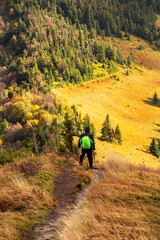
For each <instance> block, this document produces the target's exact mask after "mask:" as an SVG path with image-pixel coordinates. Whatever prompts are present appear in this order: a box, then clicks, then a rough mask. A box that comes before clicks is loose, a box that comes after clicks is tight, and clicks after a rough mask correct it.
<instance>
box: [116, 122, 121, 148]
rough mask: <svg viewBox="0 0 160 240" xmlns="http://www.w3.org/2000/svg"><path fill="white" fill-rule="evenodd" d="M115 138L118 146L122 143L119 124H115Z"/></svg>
mask: <svg viewBox="0 0 160 240" xmlns="http://www.w3.org/2000/svg"><path fill="white" fill-rule="evenodd" d="M115 138H116V139H117V140H118V143H119V144H121V143H122V135H121V131H120V128H119V124H117V126H116V129H115Z"/></svg>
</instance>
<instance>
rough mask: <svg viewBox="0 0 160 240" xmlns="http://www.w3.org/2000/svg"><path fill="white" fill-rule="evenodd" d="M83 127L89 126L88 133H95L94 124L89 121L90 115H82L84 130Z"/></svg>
mask: <svg viewBox="0 0 160 240" xmlns="http://www.w3.org/2000/svg"><path fill="white" fill-rule="evenodd" d="M85 127H89V128H90V133H91V134H93V135H94V137H95V135H96V130H95V127H94V125H93V124H92V123H91V121H90V117H89V115H88V114H86V116H85V117H84V119H83V128H84V130H85Z"/></svg>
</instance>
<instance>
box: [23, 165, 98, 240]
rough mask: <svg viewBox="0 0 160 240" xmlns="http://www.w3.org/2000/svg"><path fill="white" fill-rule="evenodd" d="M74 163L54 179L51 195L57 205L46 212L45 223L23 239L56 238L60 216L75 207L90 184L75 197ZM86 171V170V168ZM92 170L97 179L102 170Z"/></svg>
mask: <svg viewBox="0 0 160 240" xmlns="http://www.w3.org/2000/svg"><path fill="white" fill-rule="evenodd" d="M75 167H76V165H75V164H67V165H66V166H65V167H64V168H63V170H62V172H61V173H60V175H58V176H57V177H56V179H55V181H54V185H55V189H54V191H53V195H54V197H55V199H56V201H57V207H56V208H54V209H52V210H50V211H49V212H48V217H47V219H46V223H45V225H43V226H36V227H35V228H34V231H33V232H32V233H31V234H29V235H27V236H25V237H24V238H23V240H49V239H52V240H53V239H54V240H58V234H57V230H58V229H59V228H60V227H61V224H62V222H61V221H62V218H63V216H64V215H65V214H66V212H68V210H69V209H71V208H73V207H75V206H76V205H78V204H79V202H80V201H82V200H83V199H84V197H85V194H86V193H87V190H88V188H89V186H91V184H90V185H89V186H88V187H86V188H85V190H83V191H81V192H80V193H79V194H78V195H77V196H76V199H75V196H74V194H73V193H74V191H75V189H76V188H77V186H79V181H80V178H79V177H78V176H77V175H76V174H74V171H73V169H74V168H75ZM86 171H87V170H86ZM93 171H94V181H93V182H95V181H97V180H98V178H99V177H100V175H101V173H102V171H100V170H93Z"/></svg>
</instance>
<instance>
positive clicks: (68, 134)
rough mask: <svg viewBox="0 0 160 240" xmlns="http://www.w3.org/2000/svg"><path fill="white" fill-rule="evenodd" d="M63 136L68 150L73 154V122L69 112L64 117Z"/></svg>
mask: <svg viewBox="0 0 160 240" xmlns="http://www.w3.org/2000/svg"><path fill="white" fill-rule="evenodd" d="M62 136H63V141H64V144H65V147H66V150H68V151H69V152H73V121H72V119H71V117H70V116H69V114H68V112H67V113H66V114H65V116H64V121H63V128H62Z"/></svg>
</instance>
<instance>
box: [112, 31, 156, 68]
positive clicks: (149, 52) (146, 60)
mask: <svg viewBox="0 0 160 240" xmlns="http://www.w3.org/2000/svg"><path fill="white" fill-rule="evenodd" d="M130 36H131V41H128V40H122V39H118V38H114V39H112V38H111V43H112V46H114V47H115V48H117V49H118V48H119V49H120V52H121V53H122V55H123V56H124V57H125V58H127V57H128V56H129V55H131V59H132V61H133V62H134V63H136V64H138V65H139V66H141V67H143V66H144V67H145V68H147V69H155V70H159V69H160V67H159V66H160V52H157V51H154V50H153V49H152V48H153V47H154V45H152V46H151V45H150V44H149V43H148V42H146V41H145V40H143V39H139V38H137V37H135V36H133V35H130ZM139 46H142V47H144V49H143V50H139V49H138V48H139Z"/></svg>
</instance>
